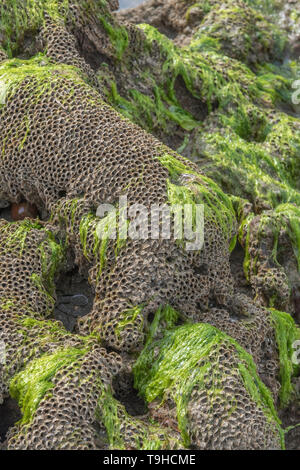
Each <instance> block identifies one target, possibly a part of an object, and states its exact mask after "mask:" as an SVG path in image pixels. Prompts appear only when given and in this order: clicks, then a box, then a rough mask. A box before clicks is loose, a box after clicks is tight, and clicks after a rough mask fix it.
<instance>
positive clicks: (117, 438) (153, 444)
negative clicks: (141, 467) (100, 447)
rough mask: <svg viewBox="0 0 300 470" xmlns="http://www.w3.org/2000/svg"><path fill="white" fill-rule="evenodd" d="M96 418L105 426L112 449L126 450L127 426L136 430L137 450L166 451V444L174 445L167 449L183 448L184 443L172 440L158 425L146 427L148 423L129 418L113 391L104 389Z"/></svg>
mask: <svg viewBox="0 0 300 470" xmlns="http://www.w3.org/2000/svg"><path fill="white" fill-rule="evenodd" d="M102 388H103V387H102ZM96 417H97V419H98V420H99V421H100V422H101V423H102V424H103V425H104V426H105V429H106V432H107V438H108V442H109V444H110V448H111V449H120V450H125V449H126V444H125V439H124V429H126V428H127V426H128V427H130V428H131V429H132V428H133V429H134V431H135V436H134V440H135V444H136V448H137V449H139V450H160V449H165V448H166V444H165V443H168V444H169V445H170V443H172V447H169V446H167V448H173V449H174V448H182V447H183V443H182V442H181V441H180V440H179V439H178V438H173V439H172V438H171V436H170V435H169V433H168V430H166V429H163V428H161V427H159V425H158V424H155V423H152V424H147V425H146V423H143V422H142V421H140V420H138V419H135V418H133V417H132V416H129V415H128V413H127V412H126V410H125V408H124V406H123V405H121V404H120V402H118V401H117V400H116V399H115V398H114V397H113V395H112V393H111V391H107V390H105V389H104V388H103V391H102V394H101V395H100V398H99V401H98V409H97V412H96Z"/></svg>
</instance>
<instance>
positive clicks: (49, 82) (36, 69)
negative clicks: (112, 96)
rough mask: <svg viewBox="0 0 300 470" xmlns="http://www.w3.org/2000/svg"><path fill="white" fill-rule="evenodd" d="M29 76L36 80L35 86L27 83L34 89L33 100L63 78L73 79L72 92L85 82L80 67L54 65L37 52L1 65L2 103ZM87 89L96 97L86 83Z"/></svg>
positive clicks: (0, 89)
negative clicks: (26, 57) (29, 57)
mask: <svg viewBox="0 0 300 470" xmlns="http://www.w3.org/2000/svg"><path fill="white" fill-rule="evenodd" d="M27 78H31V79H32V80H33V81H34V82H35V83H34V86H33V84H32V83H28V84H27V87H28V88H29V89H32V96H31V100H38V99H39V98H40V97H41V96H42V95H43V93H46V92H49V91H50V90H53V87H54V85H55V84H57V83H59V81H62V80H70V81H71V80H72V83H73V85H72V87H71V88H70V90H69V91H70V94H71V93H72V90H73V88H74V86H75V85H78V84H82V85H84V84H85V82H84V79H85V76H84V75H83V74H82V73H81V72H80V70H79V69H77V68H76V67H73V66H71V65H63V64H59V65H58V64H56V65H53V64H51V62H50V60H49V59H48V58H47V57H46V56H45V55H44V54H37V55H36V56H34V57H32V58H31V59H28V60H22V59H11V60H6V61H4V62H3V63H2V64H1V65H0V93H1V96H2V105H5V101H6V98H7V97H8V96H12V95H13V94H14V92H15V91H16V90H17V89H18V87H19V86H20V85H21V84H22V83H23V82H24V81H25V79H27ZM86 91H87V92H88V91H90V93H89V94H90V96H91V97H92V96H93V97H94V99H95V93H94V92H93V90H91V88H90V87H88V85H86ZM99 99H100V97H99Z"/></svg>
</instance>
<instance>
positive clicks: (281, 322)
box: [270, 309, 300, 407]
mask: <svg viewBox="0 0 300 470" xmlns="http://www.w3.org/2000/svg"><path fill="white" fill-rule="evenodd" d="M270 312H271V321H272V324H273V325H274V328H275V332H276V341H277V345H278V351H279V360H280V383H281V389H280V394H279V395H280V402H281V406H282V407H285V406H287V405H288V403H289V401H290V399H291V398H293V396H294V394H295V390H294V387H293V385H292V378H293V377H295V376H296V375H297V373H298V372H299V365H296V364H293V361H292V356H293V353H294V349H293V343H294V342H295V341H297V340H299V339H300V328H298V327H297V326H296V324H295V321H294V320H293V318H292V317H291V316H290V315H289V314H288V313H285V312H279V311H278V310H274V309H271V310H270Z"/></svg>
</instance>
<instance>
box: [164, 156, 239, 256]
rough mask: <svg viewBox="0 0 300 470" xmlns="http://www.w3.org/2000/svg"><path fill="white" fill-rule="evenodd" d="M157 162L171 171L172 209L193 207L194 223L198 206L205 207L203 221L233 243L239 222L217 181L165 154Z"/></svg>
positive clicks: (181, 160) (185, 160) (169, 184)
mask: <svg viewBox="0 0 300 470" xmlns="http://www.w3.org/2000/svg"><path fill="white" fill-rule="evenodd" d="M166 150H167V149H166ZM157 158H158V160H159V161H160V163H161V164H162V165H163V166H164V167H165V168H167V169H168V171H169V175H170V179H169V180H168V200H169V204H170V205H171V207H174V206H177V205H180V206H181V207H183V206H184V205H185V204H190V205H191V206H192V208H193V214H192V215H193V221H194V218H195V212H196V205H197V204H204V218H205V219H206V220H210V221H213V222H214V223H215V224H216V225H217V226H219V227H220V228H221V229H222V230H223V233H224V235H225V237H226V239H227V240H229V241H231V240H232V237H233V236H234V235H235V227H236V219H235V213H234V209H233V206H232V203H231V200H230V198H229V197H228V196H227V195H226V194H225V193H224V192H223V191H222V190H221V189H220V188H219V186H218V185H217V184H216V183H214V181H212V180H211V179H210V178H207V177H206V176H204V175H202V174H200V173H198V172H197V171H196V170H195V169H194V168H193V167H191V166H190V164H189V161H188V160H187V159H184V158H180V159H177V158H176V157H175V156H174V155H172V154H170V153H166V152H164V153H163V154H162V155H159V156H158V157H157ZM181 178H182V180H181ZM183 179H187V181H185V182H184V181H183ZM232 248H233V246H232Z"/></svg>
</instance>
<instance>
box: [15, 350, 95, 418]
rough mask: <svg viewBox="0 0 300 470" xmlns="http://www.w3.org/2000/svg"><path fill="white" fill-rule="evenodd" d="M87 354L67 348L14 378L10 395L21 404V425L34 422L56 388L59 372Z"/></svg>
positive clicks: (46, 355)
mask: <svg viewBox="0 0 300 470" xmlns="http://www.w3.org/2000/svg"><path fill="white" fill-rule="evenodd" d="M85 352H86V351H85V350H80V349H76V348H66V349H61V350H58V351H56V352H54V353H53V354H50V355H48V354H45V355H43V356H42V357H40V358H38V359H34V360H33V361H31V362H30V363H29V364H28V365H27V366H26V368H25V369H24V370H22V371H21V372H19V373H18V374H16V375H15V376H14V378H13V379H12V380H11V382H10V395H11V397H12V398H14V399H16V400H17V402H18V403H19V406H20V409H21V412H22V415H23V416H22V419H21V422H20V424H28V423H29V422H30V421H31V420H32V418H33V415H34V412H35V410H36V409H37V408H38V406H39V403H40V402H41V400H42V399H43V398H44V396H45V395H46V394H48V393H49V392H50V390H51V389H52V388H53V387H54V384H53V382H52V379H53V377H54V376H55V374H56V373H57V372H58V370H59V369H61V368H62V367H66V366H67V365H69V364H72V363H73V362H75V361H76V360H77V359H78V358H80V357H81V356H82V355H83V354H84V353H85Z"/></svg>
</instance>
